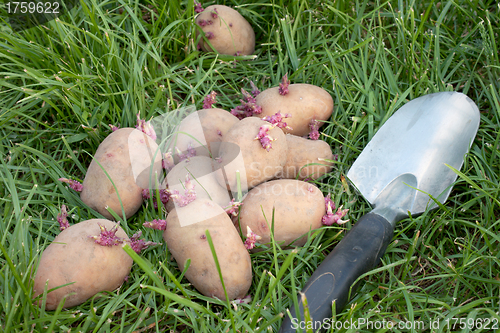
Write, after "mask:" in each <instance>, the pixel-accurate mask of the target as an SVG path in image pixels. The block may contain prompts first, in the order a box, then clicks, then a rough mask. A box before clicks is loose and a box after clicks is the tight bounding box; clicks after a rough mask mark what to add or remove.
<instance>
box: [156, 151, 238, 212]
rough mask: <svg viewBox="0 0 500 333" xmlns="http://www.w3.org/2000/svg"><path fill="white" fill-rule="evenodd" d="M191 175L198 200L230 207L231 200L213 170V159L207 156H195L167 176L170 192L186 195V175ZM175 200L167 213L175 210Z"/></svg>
mask: <svg viewBox="0 0 500 333" xmlns="http://www.w3.org/2000/svg"><path fill="white" fill-rule="evenodd" d="M187 174H189V177H190V179H191V182H192V183H193V184H194V186H195V191H196V198H197V199H199V198H206V199H210V200H212V201H214V202H215V203H217V204H218V205H219V206H221V207H226V206H229V202H230V201H231V198H230V196H229V192H228V191H227V189H226V188H225V187H222V186H220V184H219V183H218V182H217V179H216V178H215V173H214V172H213V169H212V159H211V158H210V157H207V156H194V157H191V158H190V159H189V160H183V161H181V162H180V163H179V164H177V165H175V166H174V167H173V168H172V170H170V171H169V173H168V174H167V178H166V179H167V183H168V188H169V190H177V191H179V193H181V194H182V193H184V183H185V180H186V175H187ZM174 207H175V206H174V202H173V200H169V201H168V203H167V211H171V210H172V209H173V208H174Z"/></svg>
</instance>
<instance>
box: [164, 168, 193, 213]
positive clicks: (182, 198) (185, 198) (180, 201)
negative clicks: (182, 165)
mask: <svg viewBox="0 0 500 333" xmlns="http://www.w3.org/2000/svg"><path fill="white" fill-rule="evenodd" d="M194 187H195V186H194V183H192V182H191V179H190V178H189V174H187V175H186V181H185V183H184V188H185V190H184V195H182V194H180V193H179V191H177V190H173V191H170V197H171V198H172V200H174V202H175V203H176V204H177V205H178V206H179V207H184V206H186V205H188V204H190V203H191V202H193V201H194V200H196V191H195V189H194Z"/></svg>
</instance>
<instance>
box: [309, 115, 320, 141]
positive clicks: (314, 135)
mask: <svg viewBox="0 0 500 333" xmlns="http://www.w3.org/2000/svg"><path fill="white" fill-rule="evenodd" d="M320 125H321V123H320V122H319V121H317V120H316V119H312V120H311V121H310V122H309V129H310V130H311V131H310V132H309V139H311V140H318V139H319V131H318V129H319V126H320Z"/></svg>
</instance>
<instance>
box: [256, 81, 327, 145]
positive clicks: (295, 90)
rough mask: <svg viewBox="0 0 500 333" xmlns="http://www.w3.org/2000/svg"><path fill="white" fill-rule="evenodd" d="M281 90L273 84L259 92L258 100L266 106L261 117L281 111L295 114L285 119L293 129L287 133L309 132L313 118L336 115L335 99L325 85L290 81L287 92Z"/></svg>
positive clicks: (261, 104) (320, 118) (322, 118)
mask: <svg viewBox="0 0 500 333" xmlns="http://www.w3.org/2000/svg"><path fill="white" fill-rule="evenodd" d="M278 89H279V88H278V87H273V88H269V89H266V90H264V91H262V92H261V93H260V94H259V95H257V97H256V103H257V105H259V106H260V107H262V113H261V114H259V117H260V118H262V117H266V116H272V115H274V114H276V113H277V112H278V111H280V112H281V113H282V114H286V113H289V114H290V115H291V117H290V118H286V119H285V122H286V123H287V125H288V126H290V127H291V128H292V130H284V132H285V133H290V134H293V135H297V136H304V135H307V134H309V132H310V128H309V123H310V122H311V120H312V119H316V120H328V119H329V118H330V116H331V115H332V112H333V98H332V96H330V94H329V93H328V92H327V91H326V90H324V89H323V88H320V87H318V86H315V85H312V84H306V83H296V84H290V85H289V86H288V94H286V95H280V94H279V91H278ZM320 125H322V123H321V122H320Z"/></svg>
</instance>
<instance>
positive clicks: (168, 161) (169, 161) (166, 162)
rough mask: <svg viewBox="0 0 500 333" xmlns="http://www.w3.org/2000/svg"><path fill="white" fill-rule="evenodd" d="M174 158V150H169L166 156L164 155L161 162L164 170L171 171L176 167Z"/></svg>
mask: <svg viewBox="0 0 500 333" xmlns="http://www.w3.org/2000/svg"><path fill="white" fill-rule="evenodd" d="M174 165H175V163H174V157H173V156H172V150H171V149H169V151H167V152H166V153H165V154H163V159H162V160H161V166H162V167H163V169H165V170H167V171H170V170H171V169H172V168H173V167H174Z"/></svg>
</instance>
